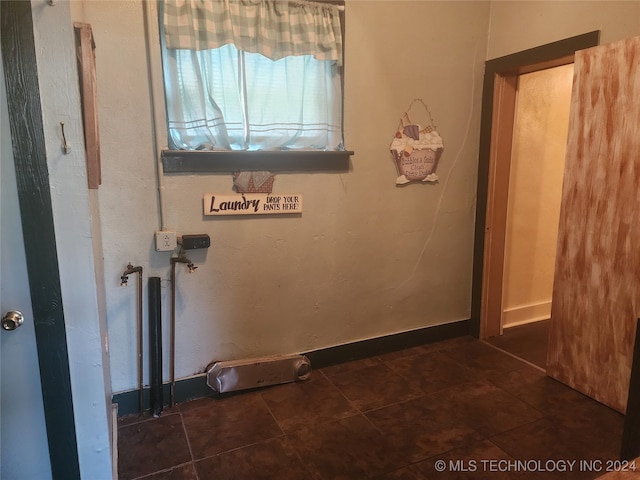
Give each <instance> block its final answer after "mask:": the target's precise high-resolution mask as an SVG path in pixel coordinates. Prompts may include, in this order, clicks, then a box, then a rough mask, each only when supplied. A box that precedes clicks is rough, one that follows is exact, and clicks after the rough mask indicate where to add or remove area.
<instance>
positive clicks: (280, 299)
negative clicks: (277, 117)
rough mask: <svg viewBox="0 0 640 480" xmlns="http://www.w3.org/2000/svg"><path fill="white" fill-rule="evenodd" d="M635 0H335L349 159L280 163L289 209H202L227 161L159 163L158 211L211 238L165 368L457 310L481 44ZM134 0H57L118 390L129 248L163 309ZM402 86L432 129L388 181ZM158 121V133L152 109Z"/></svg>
mask: <svg viewBox="0 0 640 480" xmlns="http://www.w3.org/2000/svg"><path fill="white" fill-rule="evenodd" d="M538 3H540V4H538ZM605 4H606V8H605V6H604V5H605ZM638 4H639V2H567V3H564V2H530V3H526V2H494V3H489V2H475V1H472V2H439V1H433V2H430V1H350V2H347V8H346V15H347V23H346V72H345V117H346V118H345V137H346V145H347V147H348V148H349V149H353V150H355V152H356V153H355V155H354V156H353V157H352V170H351V171H350V172H348V173H322V174H320V173H289V174H279V175H277V177H276V181H275V187H274V188H275V190H274V191H275V192H278V193H300V194H302V195H304V205H305V211H304V213H303V214H302V216H301V217H288V218H274V217H261V218H246V217H244V218H216V217H214V218H207V219H205V218H203V216H202V212H201V208H202V207H201V203H202V195H203V194H204V193H216V192H218V193H225V192H227V193H230V192H231V187H232V180H231V175H230V174H229V175H227V174H224V175H214V174H209V175H206V174H203V175H165V176H164V181H165V199H166V212H165V221H166V225H167V227H169V228H172V229H175V230H176V231H178V232H179V233H185V234H186V233H208V234H209V235H210V236H211V239H212V246H211V248H210V249H209V250H208V251H194V252H190V256H191V258H192V260H193V261H194V262H195V263H196V264H197V265H198V266H199V268H198V270H197V271H196V272H195V273H194V274H191V275H189V274H187V273H186V271H185V269H182V268H180V266H179V268H178V281H177V286H178V294H177V308H176V311H177V317H178V318H177V340H176V348H177V364H176V377H177V378H182V377H187V376H190V375H193V374H197V373H200V372H202V371H203V369H204V368H205V367H206V365H207V364H208V363H209V362H210V361H212V360H222V359H235V358H244V357H253V356H259V355H266V354H286V353H294V352H302V351H309V350H314V349H319V348H324V347H330V346H334V345H339V344H344V343H349V342H354V341H357V340H362V339H367V338H372V337H377V336H382V335H388V334H392V333H396V332H403V331H410V330H412V329H417V328H422V327H426V326H431V325H437V324H443V323H448V322H453V321H456V320H461V319H466V318H468V317H469V314H470V312H469V310H470V291H471V270H472V268H471V262H472V251H473V229H474V211H475V189H476V169H477V149H478V134H479V114H480V95H481V85H482V73H483V64H484V61H485V60H486V59H487V58H493V57H496V56H500V55H504V54H507V53H513V52H515V51H519V50H522V49H526V48H531V47H534V46H537V45H540V44H543V43H548V42H550V41H555V40H558V39H561V38H565V37H567V36H571V35H575V34H579V33H584V32H585V31H590V30H594V29H598V28H602V29H603V40H607V39H612V38H621V37H624V36H628V35H630V34H631V33H632V32H634V31H635V32H638V31H640V26H639V25H638V22H640V16H639V15H637V13H638ZM143 7H144V4H143V3H142V2H139V1H138V0H124V1H119V2H109V1H98V0H92V1H77V2H73V4H72V9H73V17H74V19H75V20H80V21H84V22H87V23H90V24H91V25H92V26H93V31H94V36H95V40H96V44H97V49H96V56H97V74H98V102H99V121H100V135H101V146H102V161H103V167H102V168H103V172H102V173H103V185H102V186H101V187H100V190H99V200H100V211H101V215H102V225H103V234H102V240H103V245H104V258H105V284H106V299H107V316H108V328H109V337H110V344H111V367H112V387H113V390H114V391H115V392H120V391H124V390H128V389H132V388H134V387H135V386H136V384H137V377H136V355H137V353H136V333H135V312H136V310H135V303H134V301H135V291H134V288H132V287H129V288H121V287H120V286H119V284H120V281H119V278H120V275H121V273H122V271H123V269H124V267H125V266H126V265H127V263H128V262H132V263H133V264H134V265H142V266H143V268H144V274H145V279H146V278H147V277H148V276H160V277H161V278H163V279H164V281H163V282H162V285H163V299H164V304H163V311H164V312H165V315H164V319H163V321H164V324H165V326H166V325H167V324H168V316H167V312H168V311H169V304H168V296H169V295H168V274H169V255H168V254H166V253H157V252H155V251H154V250H153V245H152V243H153V232H154V231H155V230H156V229H158V227H159V219H158V198H157V194H156V189H157V186H156V180H155V175H156V158H155V153H154V147H155V145H154V140H153V131H154V128H153V112H152V109H151V101H150V84H151V83H152V82H158V81H159V79H160V78H159V71H158V68H157V66H158V61H159V59H158V58H157V55H158V52H157V50H158V49H157V38H155V35H154V33H153V32H154V31H155V28H154V29H152V38H151V46H152V50H151V51H152V58H151V60H153V61H152V67H153V68H152V71H153V73H152V82H151V81H150V79H149V77H148V70H147V53H146V45H145V38H144V34H143V32H144V28H143V27H144V22H143ZM490 13H491V22H489V18H490ZM152 23H153V22H152ZM549 24H551V25H553V26H554V28H550V27H548V25H549ZM487 32H489V40H488V42H489V43H487ZM416 97H421V98H422V99H423V100H424V101H425V102H426V103H427V104H428V105H429V108H430V109H431V112H432V114H433V116H434V119H435V123H436V125H437V127H438V130H439V132H440V134H441V135H442V137H443V139H444V143H445V152H444V155H443V157H442V159H441V162H440V166H439V170H438V174H439V176H440V182H439V184H437V185H423V184H410V185H408V186H405V187H396V186H395V184H394V180H395V177H396V170H395V167H394V164H393V162H392V161H391V157H390V155H389V151H388V148H389V144H390V142H391V139H392V135H393V133H394V132H395V129H396V127H397V125H398V121H399V118H400V116H401V115H402V114H403V113H404V111H405V109H406V108H407V107H408V106H409V104H410V102H411V101H412V100H413V99H414V98H416ZM160 113H161V112H160ZM414 116H418V117H419V114H417V113H416V114H414ZM419 121H420V122H422V123H424V121H423V120H419ZM156 126H157V128H158V134H159V138H160V142H161V143H162V142H163V139H164V138H165V137H166V134H165V132H164V125H163V124H162V122H158V124H157V125H156ZM145 286H146V282H145ZM145 296H146V288H145ZM145 314H146V300H145ZM166 332H167V328H165V339H164V342H165V351H167V347H168V338H167V333H166ZM144 334H145V338H146V335H147V332H146V328H145V332H144ZM166 357H167V356H166V355H165V372H167V371H168V364H167V360H166ZM145 363H146V355H145ZM165 377H166V375H165ZM145 380H146V381H147V382H148V373H147V367H146V365H145Z"/></svg>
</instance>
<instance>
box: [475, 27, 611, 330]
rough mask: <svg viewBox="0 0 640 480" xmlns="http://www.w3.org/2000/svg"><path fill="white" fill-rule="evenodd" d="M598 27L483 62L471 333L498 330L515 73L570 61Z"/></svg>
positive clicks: (593, 39)
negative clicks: (591, 30)
mask: <svg viewBox="0 0 640 480" xmlns="http://www.w3.org/2000/svg"><path fill="white" fill-rule="evenodd" d="M599 41H600V31H599V30H596V31H593V32H588V33H585V34H582V35H577V36H575V37H570V38H567V39H564V40H560V41H557V42H553V43H549V44H546V45H542V46H539V47H535V48H532V49H529V50H524V51H522V52H518V53H514V54H512V55H507V56H504V57H499V58H496V59H493V60H488V61H486V62H485V73H484V80H483V90H482V112H481V119H480V145H479V156H478V183H477V190H476V198H477V199H476V225H475V238H474V253H473V277H472V290H471V322H470V334H471V335H473V336H475V337H478V338H481V339H485V338H488V337H491V336H495V335H500V334H501V333H502V332H501V329H502V328H501V316H502V283H503V270H504V247H505V238H506V228H507V200H508V195H509V172H510V166H511V146H512V138H513V123H514V118H515V103H516V91H517V83H518V76H519V75H522V74H525V73H531V72H536V71H539V70H544V69H547V68H553V67H559V66H562V65H567V64H569V63H573V61H574V57H575V52H576V51H578V50H582V49H585V48H590V47H594V46H596V45H598V44H599Z"/></svg>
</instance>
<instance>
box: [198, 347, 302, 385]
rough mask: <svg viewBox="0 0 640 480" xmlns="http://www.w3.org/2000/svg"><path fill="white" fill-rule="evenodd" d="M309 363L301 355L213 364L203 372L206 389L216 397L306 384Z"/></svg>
mask: <svg viewBox="0 0 640 480" xmlns="http://www.w3.org/2000/svg"><path fill="white" fill-rule="evenodd" d="M310 376H311V362H310V361H309V359H308V358H307V357H305V356H304V355H277V356H269V357H259V358H249V359H245V360H229V361H225V362H215V363H213V364H212V365H211V366H210V367H209V368H208V369H207V385H209V387H211V388H212V389H213V390H214V391H216V392H218V393H227V392H235V391H237V390H247V389H251V388H259V387H267V386H270V385H278V384H281V383H290V382H296V381H301V380H307V379H308V378H309V377H310Z"/></svg>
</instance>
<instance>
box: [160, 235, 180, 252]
mask: <svg viewBox="0 0 640 480" xmlns="http://www.w3.org/2000/svg"><path fill="white" fill-rule="evenodd" d="M177 247H178V235H177V234H176V232H172V231H170V230H161V231H157V232H156V252H172V251H174V250H175V249H176V248H177Z"/></svg>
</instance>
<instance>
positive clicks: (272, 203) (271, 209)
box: [203, 193, 302, 216]
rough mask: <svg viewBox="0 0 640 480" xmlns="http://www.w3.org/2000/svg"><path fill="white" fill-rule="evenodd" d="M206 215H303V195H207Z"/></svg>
mask: <svg viewBox="0 0 640 480" xmlns="http://www.w3.org/2000/svg"><path fill="white" fill-rule="evenodd" d="M203 207H204V214H205V215H206V216H213V215H282V214H290V213H302V195H298V194H287V195H274V194H271V193H237V194H226V193H224V194H217V193H205V194H204V200H203Z"/></svg>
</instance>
